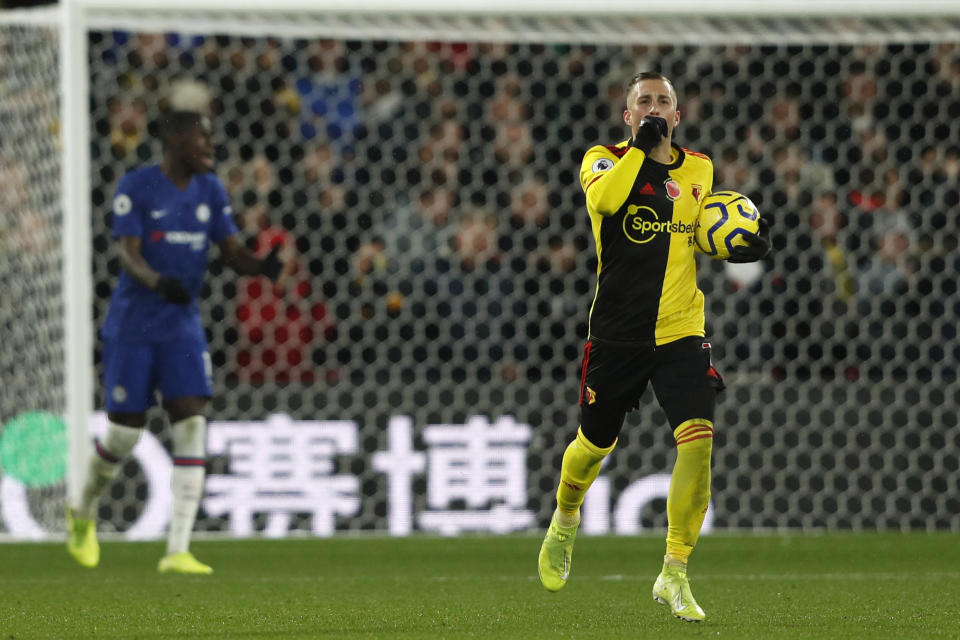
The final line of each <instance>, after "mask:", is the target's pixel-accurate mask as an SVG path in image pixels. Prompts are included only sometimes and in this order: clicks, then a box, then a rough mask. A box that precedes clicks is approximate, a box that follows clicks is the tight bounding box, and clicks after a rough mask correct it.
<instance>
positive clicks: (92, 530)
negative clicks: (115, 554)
mask: <svg viewBox="0 0 960 640" xmlns="http://www.w3.org/2000/svg"><path fill="white" fill-rule="evenodd" d="M67 551H69V552H70V555H71V556H73V559H74V560H76V561H77V563H79V564H80V566H83V567H87V568H88V569H92V568H94V567H96V566H97V565H98V564H100V544H99V543H98V542H97V525H96V523H95V522H94V521H93V520H85V519H83V518H75V517H74V515H73V509H71V508H70V507H67Z"/></svg>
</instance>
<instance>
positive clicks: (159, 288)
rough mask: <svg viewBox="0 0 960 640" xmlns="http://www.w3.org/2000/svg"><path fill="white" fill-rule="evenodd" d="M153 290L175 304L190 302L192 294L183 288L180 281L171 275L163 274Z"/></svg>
mask: <svg viewBox="0 0 960 640" xmlns="http://www.w3.org/2000/svg"><path fill="white" fill-rule="evenodd" d="M153 290H154V291H156V292H157V293H159V294H160V295H161V296H162V297H163V299H164V300H166V301H167V302H172V303H173V304H190V294H189V293H187V290H186V289H184V288H183V285H182V284H180V281H179V280H177V279H176V278H174V277H171V276H161V277H160V279H159V280H157V284H156V285H155V286H154V287H153Z"/></svg>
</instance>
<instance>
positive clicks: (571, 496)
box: [557, 429, 617, 516]
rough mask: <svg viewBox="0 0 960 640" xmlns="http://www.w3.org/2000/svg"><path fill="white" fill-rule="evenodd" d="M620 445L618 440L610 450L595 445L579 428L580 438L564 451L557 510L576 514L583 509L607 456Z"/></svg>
mask: <svg viewBox="0 0 960 640" xmlns="http://www.w3.org/2000/svg"><path fill="white" fill-rule="evenodd" d="M615 446H617V441H616V440H614V441H613V444H612V445H610V446H609V447H607V448H606V449H601V448H600V447H598V446H596V445H594V444H593V443H592V442H590V441H589V440H587V438H586V436H584V435H583V430H581V429H578V430H577V437H576V438H575V439H574V441H573V442H571V443H570V444H569V445H568V446H567V450H566V451H565V452H564V453H563V465H562V466H561V467H560V486H559V487H558V488H557V511H559V512H560V513H562V514H566V515H569V516H573V515H575V514H576V513H577V511H579V510H580V505H581V504H583V498H584V496H585V495H586V493H587V489H589V488H590V485H591V484H593V481H594V480H596V479H597V474H599V473H600V464H601V463H602V462H603V459H604V458H605V457H606V456H607V454H609V453H610V452H611V451H613V448H614V447H615Z"/></svg>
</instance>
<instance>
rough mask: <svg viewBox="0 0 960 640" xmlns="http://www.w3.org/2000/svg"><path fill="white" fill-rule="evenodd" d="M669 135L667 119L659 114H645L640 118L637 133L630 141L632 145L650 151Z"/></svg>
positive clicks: (645, 151)
mask: <svg viewBox="0 0 960 640" xmlns="http://www.w3.org/2000/svg"><path fill="white" fill-rule="evenodd" d="M666 137H667V121H666V120H664V119H663V118H661V117H659V116H643V119H642V120H640V126H639V127H637V135H635V136H634V137H633V140H631V141H630V146H631V147H636V148H637V149H640V151H643V152H644V153H650V150H651V149H653V148H654V147H655V146H657V145H658V144H660V141H661V140H663V139H664V138H666Z"/></svg>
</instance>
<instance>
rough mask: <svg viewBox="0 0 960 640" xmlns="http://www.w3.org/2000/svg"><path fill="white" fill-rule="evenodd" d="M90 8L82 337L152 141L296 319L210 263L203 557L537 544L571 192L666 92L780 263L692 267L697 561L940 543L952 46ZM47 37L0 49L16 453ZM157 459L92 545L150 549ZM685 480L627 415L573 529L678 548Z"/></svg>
mask: <svg viewBox="0 0 960 640" xmlns="http://www.w3.org/2000/svg"><path fill="white" fill-rule="evenodd" d="M91 4H92V6H93V7H94V8H93V9H91V10H89V13H88V14H87V20H88V23H89V25H90V29H89V32H88V45H89V66H88V70H89V86H90V96H91V98H90V114H89V117H90V131H91V138H90V140H89V143H90V145H89V146H90V153H91V157H90V163H91V171H90V174H91V176H90V178H91V184H90V191H91V197H92V200H91V203H92V219H91V225H92V232H93V270H92V271H93V282H92V283H91V287H92V291H93V292H94V305H93V306H94V308H93V310H92V313H93V316H94V319H95V322H96V323H97V324H98V323H99V322H100V321H101V320H102V318H103V317H104V314H105V311H106V306H107V302H108V297H109V293H110V291H111V289H112V287H113V285H114V283H115V280H116V276H117V272H118V263H117V260H116V257H115V254H114V253H113V251H112V249H111V247H112V242H111V239H110V231H109V229H110V227H109V225H110V221H111V216H110V202H111V198H112V192H113V189H114V187H115V185H116V182H117V180H118V179H119V178H120V177H121V176H122V175H123V174H124V172H126V171H129V170H131V169H133V168H134V167H137V166H139V165H141V164H144V163H149V162H156V161H157V160H158V158H159V157H160V150H159V145H158V143H157V141H156V139H155V137H154V136H153V133H154V127H153V121H154V120H155V118H156V116H157V115H158V114H159V113H161V112H162V111H164V110H166V109H170V108H173V107H188V108H198V109H203V110H206V111H208V112H209V113H210V114H211V116H212V120H213V123H214V129H215V137H216V141H217V173H218V174H219V176H220V177H221V179H222V180H223V181H224V183H225V184H226V186H227V189H228V191H229V193H230V196H231V199H232V202H233V206H234V210H235V212H236V218H237V222H238V224H239V225H240V227H241V228H242V232H243V234H244V236H245V237H246V238H248V239H249V241H250V243H251V246H253V247H261V248H262V247H263V246H265V245H266V244H268V243H269V242H270V241H271V239H273V238H277V237H281V238H283V239H284V240H285V242H286V244H287V245H288V246H290V247H292V248H293V249H294V250H295V255H296V262H297V265H298V270H297V272H296V274H295V277H294V282H293V283H292V285H291V286H290V287H289V288H288V290H287V291H286V292H285V293H284V294H280V293H278V292H275V291H273V290H271V289H270V288H269V287H266V286H264V283H263V282H261V281H259V280H253V279H247V278H238V277H236V276H235V275H233V274H232V272H230V271H229V270H226V269H222V268H221V267H220V265H219V264H217V263H216V262H215V263H214V264H213V265H212V268H211V274H210V277H209V278H208V286H207V287H206V289H205V292H204V299H203V303H202V311H203V315H204V318H205V321H206V326H207V329H208V338H209V342H210V350H211V356H212V361H213V365H214V379H215V398H214V400H213V402H212V404H211V409H210V419H211V421H212V423H211V428H210V441H209V442H208V449H209V453H210V456H209V463H208V481H207V494H206V497H205V498H204V502H203V505H202V510H201V513H200V516H199V518H198V521H197V526H198V528H199V529H201V530H206V531H214V532H228V533H231V534H234V535H250V534H254V533H262V534H265V535H274V536H283V535H289V534H291V533H294V532H302V533H306V534H313V535H328V534H331V533H333V532H335V531H338V530H375V531H389V532H391V533H394V534H404V533H408V532H411V531H436V532H441V533H447V534H453V533H459V532H463V531H487V532H507V531H517V530H525V529H529V528H535V527H543V526H545V525H546V524H547V522H548V521H549V517H550V513H551V511H552V509H553V500H554V497H553V494H554V491H555V483H556V481H557V475H558V469H559V465H560V460H561V457H562V455H563V451H564V448H565V446H566V444H567V443H568V442H569V440H570V439H571V437H572V436H573V435H574V434H575V431H576V428H577V425H578V407H577V391H578V385H579V379H580V378H579V365H580V357H581V353H582V348H583V343H584V341H585V339H586V321H587V314H588V311H589V308H590V303H591V300H592V297H593V292H594V288H595V286H596V257H595V251H594V247H593V240H592V237H591V230H590V225H589V220H588V217H587V215H586V213H585V208H584V203H583V196H582V192H581V190H580V186H579V180H578V170H579V164H580V160H581V158H582V156H583V153H584V152H585V151H586V149H588V148H589V147H591V146H592V145H594V144H598V143H600V144H615V143H617V142H619V141H621V140H623V139H624V138H625V137H627V136H628V135H629V134H628V133H627V130H626V128H625V126H624V125H623V123H622V118H621V115H620V114H621V112H622V110H623V103H624V87H625V84H626V81H627V80H628V79H629V78H630V77H631V76H632V75H633V73H635V72H636V71H638V70H645V69H653V70H659V71H661V72H663V73H665V74H666V75H667V76H669V77H671V78H672V79H673V81H674V83H675V84H676V87H677V91H678V94H679V103H680V111H681V122H680V125H679V126H678V129H677V134H676V137H677V141H678V142H679V143H680V144H681V145H682V146H684V147H687V148H689V149H692V150H695V151H699V152H702V153H706V154H708V155H709V156H711V157H712V158H713V160H714V164H715V167H716V178H715V181H714V183H715V186H716V187H717V188H719V187H723V188H727V189H733V190H737V191H741V192H743V193H746V194H748V195H749V196H750V197H751V198H752V199H753V200H754V202H756V204H757V205H758V207H759V209H760V211H761V212H762V214H763V215H764V216H766V217H768V219H769V220H770V221H771V224H772V235H773V242H774V248H775V250H774V253H773V254H772V256H771V257H770V258H769V259H768V260H767V261H765V262H763V263H761V264H759V265H744V266H739V265H738V266H733V265H726V264H724V263H721V262H717V261H710V260H708V259H706V258H703V259H701V261H700V263H699V278H700V286H701V288H702V289H703V291H704V293H705V295H706V300H707V319H708V332H709V336H708V338H709V340H710V341H711V342H712V343H713V348H714V360H715V364H716V366H717V367H718V369H719V370H720V371H721V373H722V374H723V376H724V379H725V381H726V385H727V389H726V391H725V392H724V394H723V395H722V396H721V398H720V402H719V405H718V411H717V415H716V420H715V422H716V425H717V429H716V440H715V453H714V459H713V465H714V469H713V471H714V484H713V497H712V501H711V506H710V512H709V513H708V520H707V523H708V528H714V527H716V528H733V529H751V528H775V529H903V530H906V529H931V530H932V529H949V530H954V531H957V530H960V496H958V495H957V494H956V491H955V489H956V487H957V486H960V472H958V451H960V429H958V428H957V427H958V425H957V417H956V414H957V411H956V407H957V404H958V402H960V397H958V392H960V388H958V386H957V367H958V364H960V360H958V359H960V352H958V350H957V346H956V344H957V343H956V314H957V313H958V309H960V296H958V292H957V285H956V282H957V281H958V279H960V262H958V261H957V257H956V255H957V233H958V232H957V225H956V222H955V220H954V218H955V216H953V215H952V212H953V211H954V209H955V208H956V206H957V204H958V171H960V147H958V145H957V142H956V141H957V140H960V130H958V127H960V125H958V122H960V118H958V116H960V99H958V96H960V45H958V44H957V43H958V42H960V18H958V16H957V15H935V16H930V15H925V14H924V13H923V12H922V11H918V12H917V13H916V14H913V15H900V16H897V17H894V18H884V17H872V16H868V17H861V18H855V17H851V16H839V15H837V16H833V15H821V16H818V17H813V18H800V17H791V16H785V17H784V16H772V15H755V16H751V15H750V14H743V15H711V16H707V17H701V18H695V17H692V18H691V17H685V18H682V19H680V18H669V17H665V16H663V15H655V16H653V17H649V18H639V17H637V16H630V15H606V14H602V15H599V16H582V15H578V14H576V13H575V12H572V11H566V12H559V13H556V14H552V15H548V14H547V13H542V14H540V13H537V12H535V11H530V12H527V13H525V14H523V15H513V16H508V17H503V16H494V15H490V14H489V13H486V12H483V11H476V12H475V15H460V16H458V15H454V14H450V13H441V14H439V15H430V14H427V13H425V12H417V11H412V12H409V13H402V12H390V11H384V12H382V13H377V12H374V11H363V10H358V11H356V12H355V13H353V14H347V13H337V12H334V11H309V10H294V9H291V10H290V11H286V12H285V11H282V10H277V11H271V12H268V13H263V12H258V11H256V10H253V9H250V8H245V5H243V4H242V3H241V4H238V5H237V6H238V7H240V8H237V9H235V10H224V9H222V8H219V7H218V6H216V5H217V3H211V4H213V5H215V8H211V9H210V10H208V11H204V10H200V9H190V8H184V7H181V6H180V5H177V6H175V7H171V8H167V9H164V8H155V9H151V10H147V9H136V8H122V9H116V8H101V9H97V8H96V7H97V4H96V3H91ZM100 4H102V5H103V6H104V7H107V5H108V4H109V3H100ZM115 4H117V5H118V6H125V5H126V4H128V3H115ZM364 6H366V5H364ZM183 11H188V14H186V15H187V17H183V15H184V14H182V12H183ZM178 12H180V13H178ZM2 29H3V30H2V31H0V33H2V34H4V35H6V36H7V37H9V36H10V35H11V34H14V35H16V36H17V37H18V38H19V37H21V35H22V34H23V33H24V31H23V30H22V29H21V28H18V27H3V28H2ZM17 29H21V30H20V31H17ZM51 38H53V34H51V32H50V31H49V30H43V29H32V30H31V33H30V41H31V42H35V43H36V45H35V46H33V47H20V46H18V47H16V48H15V50H14V49H11V48H10V47H9V46H7V45H4V48H3V50H2V53H3V56H4V66H3V71H2V74H3V75H2V78H3V83H4V91H3V93H2V94H0V114H2V116H3V121H4V123H5V125H4V127H3V129H4V132H3V145H2V147H0V148H2V150H3V152H2V155H0V171H3V177H2V178H0V180H2V184H3V189H2V192H3V193H2V195H0V197H2V198H3V199H4V200H3V202H4V210H3V227H2V236H0V241H2V242H3V246H4V251H3V255H2V257H0V269H2V270H3V272H4V282H5V283H15V284H13V285H10V286H11V287H13V288H14V289H15V290H16V291H17V293H16V294H14V295H5V296H3V298H4V299H3V300H0V305H3V306H2V307H0V313H2V317H3V322H4V332H5V335H6V336H14V337H15V339H14V340H12V341H11V340H5V341H4V344H3V345H2V346H0V362H2V364H3V367H4V380H5V381H6V380H7V379H8V378H9V379H11V380H13V381H14V383H15V384H13V385H4V388H3V390H2V391H0V393H2V398H3V403H4V404H3V412H4V414H3V419H4V420H8V419H9V418H10V417H12V416H14V415H18V414H20V413H23V412H25V411H29V410H36V409H42V410H45V411H49V412H53V413H56V412H57V410H58V409H60V408H61V407H62V404H63V399H62V394H61V392H60V391H59V388H58V387H59V380H60V379H61V378H62V369H61V365H59V364H58V362H59V361H58V358H59V352H60V347H59V346H58V345H59V344H60V343H59V339H60V335H61V334H62V330H61V327H60V325H59V323H60V320H59V316H58V315H56V313H53V310H54V309H56V308H57V305H58V304H59V302H58V295H59V293H58V291H57V286H58V282H59V271H58V269H59V266H58V255H59V254H58V249H57V247H58V228H59V227H58V223H57V216H58V208H57V202H56V198H55V196H56V192H57V175H56V167H57V162H58V156H57V152H56V150H55V147H54V145H55V129H56V118H55V109H56V100H57V96H56V92H55V90H54V87H56V86H57V85H56V73H57V70H56V64H55V58H54V56H52V55H51V54H50V50H49V44H50V43H49V40H50V39H51ZM7 42H8V40H7ZM44 44H46V47H47V49H46V50H44ZM11 65H12V66H11ZM10 82H14V83H15V86H16V87H17V91H16V92H10V91H8V90H7V86H8V83H10ZM11 121H13V122H16V123H17V126H15V127H13V131H16V134H15V135H12V136H10V137H8V133H7V132H9V131H11V126H10V124H9V123H10V122H11ZM51 172H52V174H51ZM11 184H14V185H19V186H18V187H17V188H16V189H11V188H10V187H9V185H11ZM10 198H15V199H16V200H17V202H16V203H14V204H13V205H11V204H8V202H9V200H10ZM25 238H29V240H27V239H25ZM8 274H9V275H8ZM638 277H643V274H638ZM38 347H42V348H39V350H38ZM99 357H100V345H99V342H98V343H96V353H95V364H96V367H97V371H98V373H99V371H100V363H99ZM28 363H30V364H28ZM95 393H96V400H95V402H94V404H95V406H96V407H102V406H103V390H102V388H101V387H100V386H99V385H96V386H95ZM101 421H102V416H95V418H94V420H93V422H92V424H93V427H92V428H93V429H96V428H97V426H96V425H97V424H99V422H101ZM168 440H169V436H168V426H167V425H166V424H165V422H164V420H163V419H162V418H161V417H160V416H159V415H157V416H154V417H153V418H152V420H151V423H150V434H149V436H148V437H147V438H145V439H144V441H143V442H142V443H141V450H140V452H139V453H138V455H137V456H136V457H135V458H134V459H132V460H131V461H130V462H129V463H127V465H126V466H125V467H124V470H123V473H122V474H121V477H120V478H119V479H118V481H117V482H116V483H115V484H114V486H113V487H111V489H110V491H109V492H108V493H107V494H106V495H105V496H104V497H103V499H102V500H101V504H100V516H101V519H102V525H101V529H103V530H105V531H117V532H124V533H126V534H128V535H137V534H139V535H142V536H146V537H149V536H154V535H159V532H160V531H162V527H163V525H164V521H163V517H164V516H163V515H162V514H163V509H162V508H161V507H162V506H163V505H164V504H165V500H166V499H167V498H165V497H164V495H165V491H166V488H165V487H164V482H165V478H167V477H168V475H169V460H168V459H165V458H164V456H165V453H164V445H165V444H167V443H168ZM673 458H674V447H673V440H672V437H671V433H670V429H669V427H668V426H667V423H666V420H665V417H664V416H663V414H662V412H661V411H660V410H659V409H658V408H657V404H656V401H655V399H654V397H653V395H652V392H651V391H649V390H648V391H647V395H646V396H645V397H644V400H643V402H642V403H641V408H640V410H639V411H636V412H634V413H632V414H630V415H629V416H628V419H627V423H626V424H625V426H624V430H623V432H622V435H621V439H620V442H619V444H618V447H617V450H616V452H615V453H614V455H612V456H611V457H610V459H609V461H608V464H607V465H606V466H605V467H604V470H603V472H602V473H601V476H600V478H599V479H598V481H597V483H596V485H595V486H594V488H593V489H591V492H590V494H589V496H588V500H587V503H586V505H585V508H584V509H585V511H584V514H585V524H584V530H585V531H586V532H588V533H607V532H610V533H621V534H632V533H637V532H640V531H647V530H655V531H659V530H662V529H663V528H665V526H666V513H665V511H666V510H665V497H666V492H665V487H666V480H667V478H668V474H669V473H670V469H671V467H672V463H673ZM0 473H4V474H5V473H7V472H6V470H4V469H3V468H2V467H0ZM4 477H6V476H4ZM4 526H6V527H7V528H8V530H9V523H7V524H6V525H4V524H3V523H2V522H0V531H2V530H3V527H4ZM44 526H45V527H48V528H49V530H56V528H57V527H58V526H60V525H59V524H58V523H56V522H53V523H49V522H48V523H44Z"/></svg>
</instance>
